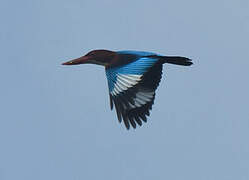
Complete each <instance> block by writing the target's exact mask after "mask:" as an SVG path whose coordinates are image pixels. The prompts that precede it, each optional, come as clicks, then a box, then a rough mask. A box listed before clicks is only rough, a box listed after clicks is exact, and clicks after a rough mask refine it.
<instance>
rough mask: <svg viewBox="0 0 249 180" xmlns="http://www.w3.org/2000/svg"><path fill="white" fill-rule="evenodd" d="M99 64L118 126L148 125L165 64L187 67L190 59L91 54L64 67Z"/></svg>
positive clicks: (132, 53)
mask: <svg viewBox="0 0 249 180" xmlns="http://www.w3.org/2000/svg"><path fill="white" fill-rule="evenodd" d="M87 63H90V64H98V65H102V66H105V71H106V77H107V81H108V87H109V95H110V106H111V109H113V105H114V106H115V108H116V112H117V117H118V120H119V122H122V120H123V122H124V124H125V126H126V128H127V129H129V128H130V125H131V126H132V127H133V128H136V125H137V124H138V125H139V126H141V125H142V122H147V117H146V116H149V115H150V112H149V111H150V110H151V109H152V105H153V103H154V99H155V91H156V89H157V87H158V85H159V82H160V80H161V76H162V65H163V64H164V63H170V64H177V65H183V66H190V65H191V64H192V62H191V59H189V58H186V57H180V56H162V55H159V54H155V53H151V52H144V51H109V50H93V51H91V52H89V53H87V54H86V55H85V56H82V57H80V58H77V59H74V60H71V61H68V62H65V63H63V65H78V64H87Z"/></svg>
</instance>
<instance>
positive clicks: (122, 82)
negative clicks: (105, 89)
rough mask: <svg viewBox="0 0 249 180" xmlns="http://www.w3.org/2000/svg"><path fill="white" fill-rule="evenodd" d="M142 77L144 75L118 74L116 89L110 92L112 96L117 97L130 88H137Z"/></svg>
mask: <svg viewBox="0 0 249 180" xmlns="http://www.w3.org/2000/svg"><path fill="white" fill-rule="evenodd" d="M141 77H142V75H136V74H117V79H116V82H115V83H114V88H113V90H112V91H111V92H110V93H111V95H113V96H116V95H118V94H119V93H121V92H123V91H125V90H127V89H128V88H130V87H133V86H135V85H136V84H137V83H138V82H139V81H140V80H141Z"/></svg>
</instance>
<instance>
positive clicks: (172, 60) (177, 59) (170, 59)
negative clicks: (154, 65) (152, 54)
mask: <svg viewBox="0 0 249 180" xmlns="http://www.w3.org/2000/svg"><path fill="white" fill-rule="evenodd" d="M161 59H162V60H163V61H164V63H169V64H177V65H182V66H190V65H192V64H193V63H192V62H191V61H192V60H191V59H189V58H186V57H181V56H161Z"/></svg>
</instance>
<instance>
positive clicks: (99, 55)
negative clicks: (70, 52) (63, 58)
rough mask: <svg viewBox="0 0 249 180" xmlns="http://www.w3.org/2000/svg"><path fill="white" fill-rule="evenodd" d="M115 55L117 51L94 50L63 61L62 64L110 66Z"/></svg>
mask: <svg viewBox="0 0 249 180" xmlns="http://www.w3.org/2000/svg"><path fill="white" fill-rule="evenodd" d="M115 56H116V53H115V52H114V51H109V50H103V49H100V50H93V51H91V52H89V53H87V54H86V55H85V56H82V57H80V58H77V59H73V60H71V61H68V62H65V63H62V65H78V64H98V65H103V66H108V65H109V63H110V62H111V61H112V60H113V58H114V57H115Z"/></svg>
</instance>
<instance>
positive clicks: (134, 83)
mask: <svg viewBox="0 0 249 180" xmlns="http://www.w3.org/2000/svg"><path fill="white" fill-rule="evenodd" d="M122 52H123V53H128V52H127V51H122ZM122 52H121V53H122ZM133 52H134V51H133ZM141 53H145V54H146V55H147V56H150V55H152V54H151V53H147V52H140V51H139V52H138V54H139V55H141ZM145 54H144V55H145ZM153 55H155V54H153ZM161 71H162V64H160V63H159V61H158V59H157V58H152V57H140V58H138V59H137V60H135V61H133V62H131V63H129V64H125V65H123V66H118V67H114V68H109V69H106V76H107V80H108V87H109V92H110V101H111V109H112V108H113V103H114V105H115V108H116V112H117V116H118V119H119V121H120V122H121V121H122V119H123V121H124V123H125V125H126V128H127V129H129V127H130V124H131V125H132V127H133V128H136V123H137V124H139V125H142V121H144V122H146V115H149V110H150V109H151V107H152V104H153V102H154V98H155V90H156V88H157V86H158V84H159V82H160V79H161ZM141 120H142V121H141ZM135 122H136V123H135Z"/></svg>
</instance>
